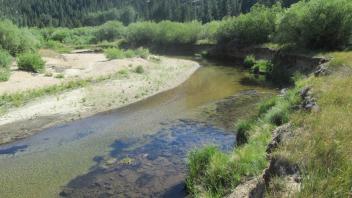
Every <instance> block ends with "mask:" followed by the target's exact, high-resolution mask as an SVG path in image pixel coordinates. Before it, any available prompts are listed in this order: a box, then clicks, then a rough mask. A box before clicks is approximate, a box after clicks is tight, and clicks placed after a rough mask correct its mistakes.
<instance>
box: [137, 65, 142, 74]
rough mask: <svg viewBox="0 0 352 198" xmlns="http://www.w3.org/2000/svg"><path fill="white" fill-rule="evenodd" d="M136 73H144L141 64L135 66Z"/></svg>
mask: <svg viewBox="0 0 352 198" xmlns="http://www.w3.org/2000/svg"><path fill="white" fill-rule="evenodd" d="M135 71H136V73H137V74H143V73H144V68H143V66H142V65H139V66H138V67H137V68H136V70H135Z"/></svg>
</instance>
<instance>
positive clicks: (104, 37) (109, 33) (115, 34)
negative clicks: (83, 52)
mask: <svg viewBox="0 0 352 198" xmlns="http://www.w3.org/2000/svg"><path fill="white" fill-rule="evenodd" d="M124 34H125V27H124V26H123V24H122V23H121V22H118V21H109V22H106V23H105V24H103V25H101V26H99V27H98V29H97V30H96V32H95V33H94V36H95V42H101V41H114V40H116V39H121V38H122V37H123V36H124Z"/></svg>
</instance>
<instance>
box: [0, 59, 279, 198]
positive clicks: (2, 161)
mask: <svg viewBox="0 0 352 198" xmlns="http://www.w3.org/2000/svg"><path fill="white" fill-rule="evenodd" d="M199 63H200V64H201V65H202V67H201V68H200V69H199V70H197V71H196V72H195V73H194V74H193V75H192V76H191V77H190V78H189V79H188V80H187V81H186V82H185V83H183V84H182V85H180V86H178V87H177V88H175V89H172V90H169V91H166V92H163V93H160V94H158V95H155V96H152V97H150V98H148V99H145V100H143V101H140V102H138V103H134V104H131V105H128V106H126V107H123V108H120V109H116V110H111V111H108V112H104V113H100V114H98V115H95V116H92V117H89V118H85V119H82V120H78V121H73V122H70V123H67V124H64V125H60V126H56V127H53V128H49V129H46V130H44V131H42V132H40V133H38V134H37V135H34V136H32V137H30V138H27V139H24V140H20V141H17V142H14V143H11V144H7V145H2V146H0V197H2V198H7V197H16V198H17V197H35V198H40V197H44V198H47V197H185V196H186V190H185V176H186V172H187V166H186V164H187V154H188V153H189V152H190V151H191V150H192V149H195V148H200V147H202V146H204V145H209V144H211V145H216V146H218V147H219V148H221V149H222V150H223V151H225V152H228V151H231V150H232V149H234V148H235V144H236V142H235V139H236V138H235V133H234V130H233V128H234V127H233V126H234V123H235V122H236V121H237V120H239V119H243V118H246V117H248V116H251V115H252V114H253V113H255V112H256V106H257V103H258V101H259V100H261V99H263V98H265V97H268V96H270V95H272V94H273V93H274V90H273V89H271V88H267V87H263V86H259V85H255V84H251V83H248V81H246V80H245V78H246V76H247V75H248V74H247V72H246V71H244V70H243V69H241V68H240V67H229V66H228V65H227V64H224V63H216V62H211V61H202V60H199Z"/></svg>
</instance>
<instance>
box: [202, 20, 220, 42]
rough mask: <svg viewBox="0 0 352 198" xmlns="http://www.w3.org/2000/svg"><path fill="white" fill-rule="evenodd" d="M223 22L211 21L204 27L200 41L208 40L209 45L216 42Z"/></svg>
mask: <svg viewBox="0 0 352 198" xmlns="http://www.w3.org/2000/svg"><path fill="white" fill-rule="evenodd" d="M220 23H221V21H211V22H209V23H206V24H204V25H203V26H202V31H201V33H200V35H199V39H200V40H206V41H208V42H209V43H215V42H216V33H217V31H218V29H219V27H220Z"/></svg>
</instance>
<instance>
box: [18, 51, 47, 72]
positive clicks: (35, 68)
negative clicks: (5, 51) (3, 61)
mask: <svg viewBox="0 0 352 198" xmlns="http://www.w3.org/2000/svg"><path fill="white" fill-rule="evenodd" d="M17 65H18V68H19V69H20V70H24V71H31V72H42V71H44V66H45V62H44V61H43V60H42V58H41V57H40V55H39V54H38V53H33V52H27V53H24V54H20V55H19V56H18V57H17Z"/></svg>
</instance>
